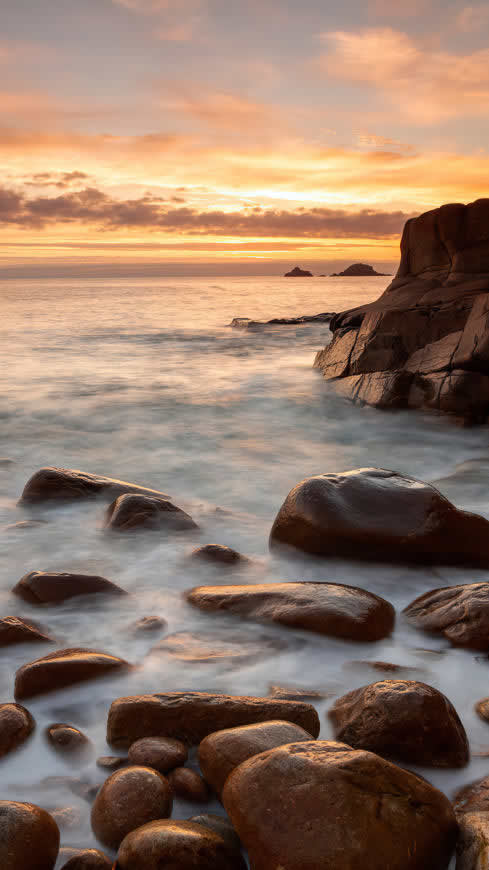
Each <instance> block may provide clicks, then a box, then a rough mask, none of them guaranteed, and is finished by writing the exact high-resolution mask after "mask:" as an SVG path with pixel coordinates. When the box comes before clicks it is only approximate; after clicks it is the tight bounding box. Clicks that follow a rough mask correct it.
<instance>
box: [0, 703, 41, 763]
mask: <svg viewBox="0 0 489 870" xmlns="http://www.w3.org/2000/svg"><path fill="white" fill-rule="evenodd" d="M34 728H35V722H34V719H33V718H32V716H31V714H30V713H29V711H28V710H26V708H25V707H22V706H21V705H20V704H0V758H2V757H3V756H4V755H8V753H9V752H12V751H13V750H14V749H17V747H19V746H21V745H22V744H23V743H25V741H26V740H27V738H28V737H30V735H31V734H32V732H33V731H34Z"/></svg>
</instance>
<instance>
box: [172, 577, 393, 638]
mask: <svg viewBox="0 0 489 870" xmlns="http://www.w3.org/2000/svg"><path fill="white" fill-rule="evenodd" d="M186 598H187V601H188V602H189V604H192V605H194V607H198V608H199V609H200V610H205V611H215V612H218V611H229V612H230V613H237V614H240V615H244V616H248V617H249V618H250V619H256V620H260V621H265V622H278V623H280V624H281V625H287V626H289V627H290V628H299V629H305V630H307V631H315V632H318V633H319V634H325V635H330V636H333V637H341V638H345V639H347V640H356V641H375V640H380V639H381V638H383V637H386V636H387V635H388V634H390V633H391V631H392V629H393V627H394V620H395V612H394V608H393V607H392V605H391V604H389V603H388V602H387V601H385V600H384V599H383V598H380V597H379V596H378V595H374V594H373V593H371V592H367V591H366V590H365V589H359V588H358V587H356V586H346V585H342V584H340V583H256V584H250V585H246V586H197V587H195V588H194V589H191V590H190V591H189V592H188V593H187V595H186Z"/></svg>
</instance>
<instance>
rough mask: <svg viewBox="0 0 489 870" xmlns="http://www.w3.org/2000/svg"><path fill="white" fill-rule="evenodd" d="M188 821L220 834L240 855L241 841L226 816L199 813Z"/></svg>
mask: <svg viewBox="0 0 489 870" xmlns="http://www.w3.org/2000/svg"><path fill="white" fill-rule="evenodd" d="M188 821H189V822H194V823H195V824H196V825H202V827H204V828H210V830H211V831H214V833H215V834H219V836H220V837H222V838H223V839H224V840H227V842H228V843H229V845H230V846H231V847H232V848H233V849H236V852H237V853H238V854H239V851H240V849H241V843H240V839H239V837H238V835H237V833H236V831H235V830H234V828H233V826H232V824H231V822H230V821H229V819H228V818H227V817H226V816H218V815H217V814H216V813H199V815H197V816H192V817H191V818H190V819H189V820H188Z"/></svg>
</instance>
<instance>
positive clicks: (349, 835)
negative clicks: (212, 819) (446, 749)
mask: <svg viewBox="0 0 489 870" xmlns="http://www.w3.org/2000/svg"><path fill="white" fill-rule="evenodd" d="M222 799H223V804H224V807H225V809H226V810H227V812H228V815H229V817H230V819H231V821H232V823H233V825H234V827H235V829H236V831H237V833H238V836H239V837H240V839H241V841H242V843H243V845H244V846H245V847H246V848H247V850H248V855H249V859H250V866H251V867H252V868H253V870H271V868H277V870H278V868H286V870H318V868H321V870H339V868H345V870H354V868H355V870H357V868H362V870H380V868H389V870H446V868H447V866H448V863H449V861H450V857H451V855H452V852H453V849H454V847H455V842H456V839H457V822H456V819H455V816H454V813H453V809H452V806H451V804H450V801H449V800H448V799H447V798H446V797H445V795H443V794H442V793H441V792H439V791H437V790H436V789H435V788H433V787H432V786H431V785H430V784H429V783H428V782H426V780H424V779H422V778H421V777H418V776H416V775H415V774H413V773H409V772H408V771H406V770H402V769H401V768H399V767H397V766H396V765H394V764H391V763H390V762H388V761H385V760H384V759H383V758H380V757H379V756H378V755H374V754H373V753H371V752H365V751H363V750H360V751H359V750H356V749H352V748H351V747H350V746H346V745H345V744H343V743H336V742H333V741H325V740H318V741H311V742H310V743H307V742H306V743H290V744H288V745H286V746H280V747H277V748H276V749H272V750H270V751H268V752H262V753H261V754H260V755H255V756H253V757H252V758H250V759H248V761H245V762H244V763H243V764H240V765H239V766H238V767H236V768H235V770H234V771H233V772H232V773H231V775H230V776H229V777H228V779H227V780H226V783H225V785H224V789H223V796H222Z"/></svg>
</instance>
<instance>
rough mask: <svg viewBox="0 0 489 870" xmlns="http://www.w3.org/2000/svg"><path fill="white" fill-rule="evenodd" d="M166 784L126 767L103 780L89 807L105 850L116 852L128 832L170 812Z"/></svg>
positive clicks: (154, 774)
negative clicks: (105, 847) (93, 801)
mask: <svg viewBox="0 0 489 870" xmlns="http://www.w3.org/2000/svg"><path fill="white" fill-rule="evenodd" d="M172 802H173V801H172V790H171V788H170V785H169V783H168V780H167V779H166V778H165V777H164V776H162V774H161V773H158V771H156V770H151V769H150V768H149V767H137V766H131V767H125V768H123V769H122V770H117V771H116V772H115V773H113V774H112V775H111V776H109V777H108V779H106V780H105V782H104V784H103V786H102V788H101V789H100V791H99V792H98V794H97V797H96V798H95V803H94V805H93V807H92V815H91V820H92V828H93V831H94V833H95V836H96V837H97V839H98V840H100V842H101V843H103V844H104V846H108V847H109V848H111V849H117V848H118V846H119V845H120V843H121V842H122V840H123V839H124V837H125V836H126V835H127V834H129V833H130V831H134V830H136V828H140V827H141V825H145V824H147V822H152V821H153V820H155V819H166V818H167V817H168V816H169V815H170V814H171V810H172Z"/></svg>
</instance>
